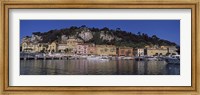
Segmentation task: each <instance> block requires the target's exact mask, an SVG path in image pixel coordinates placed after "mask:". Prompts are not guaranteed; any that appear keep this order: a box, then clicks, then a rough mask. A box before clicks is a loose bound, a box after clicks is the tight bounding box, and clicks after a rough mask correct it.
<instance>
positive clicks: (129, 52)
mask: <svg viewBox="0 0 200 95" xmlns="http://www.w3.org/2000/svg"><path fill="white" fill-rule="evenodd" d="M133 54H134V52H133V48H132V47H118V48H117V55H118V56H133Z"/></svg>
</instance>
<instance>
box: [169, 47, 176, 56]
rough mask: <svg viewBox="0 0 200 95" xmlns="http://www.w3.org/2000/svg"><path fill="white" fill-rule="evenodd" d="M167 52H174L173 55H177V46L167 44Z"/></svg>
mask: <svg viewBox="0 0 200 95" xmlns="http://www.w3.org/2000/svg"><path fill="white" fill-rule="evenodd" d="M168 52H169V53H170V54H174V55H177V54H178V53H177V48H176V47H175V46H169V47H168Z"/></svg>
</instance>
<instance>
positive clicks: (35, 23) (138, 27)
mask: <svg viewBox="0 0 200 95" xmlns="http://www.w3.org/2000/svg"><path fill="white" fill-rule="evenodd" d="M82 25H86V26H87V27H90V28H92V27H95V28H104V27H108V28H110V29H116V28H120V29H121V30H125V31H128V32H133V33H138V32H141V33H146V34H148V35H149V36H152V35H157V37H159V38H161V39H165V40H169V41H172V42H175V43H177V44H178V45H180V20H20V38H22V37H24V36H30V35H31V34H32V32H47V31H49V30H53V29H62V28H67V27H71V26H77V27H80V26H82Z"/></svg>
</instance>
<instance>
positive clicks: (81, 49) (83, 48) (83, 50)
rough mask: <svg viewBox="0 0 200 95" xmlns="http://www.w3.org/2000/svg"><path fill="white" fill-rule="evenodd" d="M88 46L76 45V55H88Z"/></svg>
mask: <svg viewBox="0 0 200 95" xmlns="http://www.w3.org/2000/svg"><path fill="white" fill-rule="evenodd" d="M88 47H89V45H88V44H78V45H77V47H76V54H78V55H87V54H88Z"/></svg>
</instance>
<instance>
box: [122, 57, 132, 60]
mask: <svg viewBox="0 0 200 95" xmlns="http://www.w3.org/2000/svg"><path fill="white" fill-rule="evenodd" d="M123 59H124V60H133V57H124V58H123Z"/></svg>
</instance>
